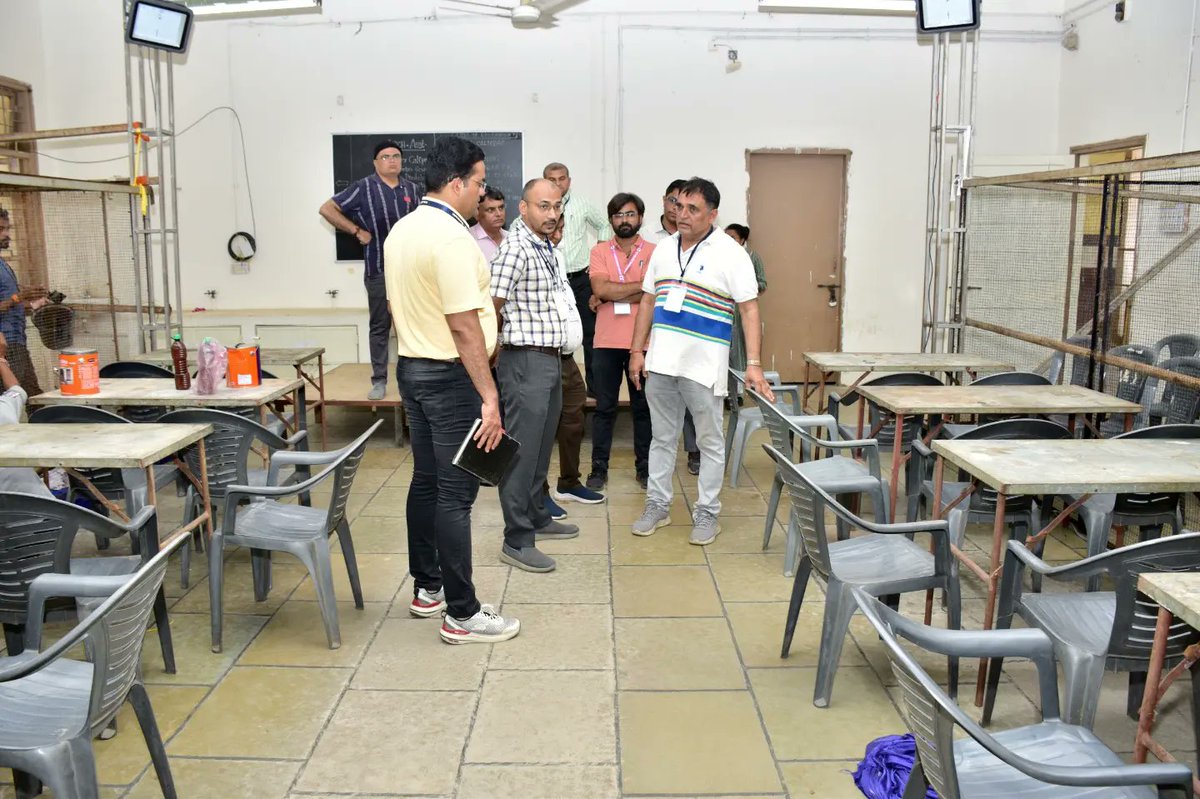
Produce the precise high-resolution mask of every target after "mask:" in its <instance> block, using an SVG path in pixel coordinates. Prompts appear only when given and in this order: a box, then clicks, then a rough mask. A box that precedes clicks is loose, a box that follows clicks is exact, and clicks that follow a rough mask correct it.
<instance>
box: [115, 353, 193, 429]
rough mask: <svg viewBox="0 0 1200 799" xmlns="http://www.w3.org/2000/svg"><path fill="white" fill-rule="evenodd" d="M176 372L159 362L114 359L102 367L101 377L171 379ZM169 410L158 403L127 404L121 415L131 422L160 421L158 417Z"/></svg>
mask: <svg viewBox="0 0 1200 799" xmlns="http://www.w3.org/2000/svg"><path fill="white" fill-rule="evenodd" d="M174 376H175V374H174V372H172V371H171V370H170V369H167V368H165V367H162V366H158V365H157V364H152V363H142V362H141V361H113V362H112V363H106V364H105V365H104V366H101V367H100V377H102V378H104V379H106V380H107V379H110V378H117V379H123V378H146V377H152V378H158V379H169V378H172V377H174ZM166 412H167V409H166V408H165V407H162V406H158V405H153V406H152V405H126V406H124V407H122V408H121V415H122V416H125V417H126V418H128V419H129V420H130V421H131V422H154V421H158V417H160V416H162V415H163V414H164V413H166Z"/></svg>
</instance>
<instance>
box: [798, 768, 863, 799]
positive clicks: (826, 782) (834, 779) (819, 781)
mask: <svg viewBox="0 0 1200 799" xmlns="http://www.w3.org/2000/svg"><path fill="white" fill-rule="evenodd" d="M779 767H780V768H781V769H782V770H783V780H784V782H786V783H787V787H788V791H790V792H791V794H792V797H793V799H807V797H818V798H819V799H861V797H862V792H861V791H859V790H858V786H857V785H855V784H854V777H853V776H851V775H852V774H853V773H854V770H855V769H857V768H858V762H857V761H853V760H840V761H839V760H834V761H825V762H816V763H780V764H779Z"/></svg>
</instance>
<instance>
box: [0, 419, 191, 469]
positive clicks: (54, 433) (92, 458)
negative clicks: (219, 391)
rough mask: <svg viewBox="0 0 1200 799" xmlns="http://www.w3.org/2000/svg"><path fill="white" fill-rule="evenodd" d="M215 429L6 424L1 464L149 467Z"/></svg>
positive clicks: (1, 428) (0, 440)
mask: <svg viewBox="0 0 1200 799" xmlns="http://www.w3.org/2000/svg"><path fill="white" fill-rule="evenodd" d="M211 432H212V425H207V424H9V425H0V466H23V467H29V468H41V467H44V468H53V467H55V466H74V467H77V468H95V467H103V466H108V467H112V468H120V469H144V468H146V467H147V466H150V465H151V464H153V463H157V462H158V461H160V460H162V459H163V458H165V457H167V456H168V455H170V454H171V453H173V452H178V451H179V450H181V449H183V448H184V447H186V446H188V445H189V444H194V443H195V442H197V441H199V440H200V439H202V438H204V437H205V436H206V435H208V434H209V433H211Z"/></svg>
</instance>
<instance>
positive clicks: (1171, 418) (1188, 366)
mask: <svg viewBox="0 0 1200 799" xmlns="http://www.w3.org/2000/svg"><path fill="white" fill-rule="evenodd" d="M1158 367H1159V368H1160V369H1166V370H1168V371H1171V372H1178V373H1179V374H1181V375H1187V376H1189V377H1195V378H1200V358H1197V357H1183V358H1168V359H1167V360H1165V361H1160V362H1159V363H1158ZM1158 383H1159V380H1158V378H1155V377H1152V378H1150V379H1149V380H1148V381H1147V384H1148V385H1147V388H1146V396H1147V397H1149V398H1153V397H1156V396H1158ZM1162 383H1163V388H1162V397H1161V398H1160V399H1159V400H1157V401H1153V400H1152V401H1151V408H1150V424H1191V423H1192V422H1194V421H1196V420H1197V419H1198V418H1200V391H1198V390H1196V389H1194V388H1189V387H1187V386H1179V385H1176V384H1174V383H1168V382H1166V381H1162Z"/></svg>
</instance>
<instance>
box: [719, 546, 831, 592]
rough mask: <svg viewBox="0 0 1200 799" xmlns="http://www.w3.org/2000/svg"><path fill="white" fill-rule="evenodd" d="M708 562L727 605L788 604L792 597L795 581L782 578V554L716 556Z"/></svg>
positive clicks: (789, 578)
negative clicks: (785, 602) (750, 603)
mask: <svg viewBox="0 0 1200 799" xmlns="http://www.w3.org/2000/svg"><path fill="white" fill-rule="evenodd" d="M718 540H719V539H718ZM708 562H709V564H710V565H711V566H712V572H713V576H714V577H716V578H717V587H718V588H719V589H720V591H721V600H722V601H724V602H771V601H776V600H779V601H786V600H788V599H791V597H792V584H793V582H794V581H793V580H792V578H791V577H784V576H783V557H782V556H780V555H770V554H768V555H716V554H714V555H709V556H708ZM810 588H812V586H811V585H810Z"/></svg>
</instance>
